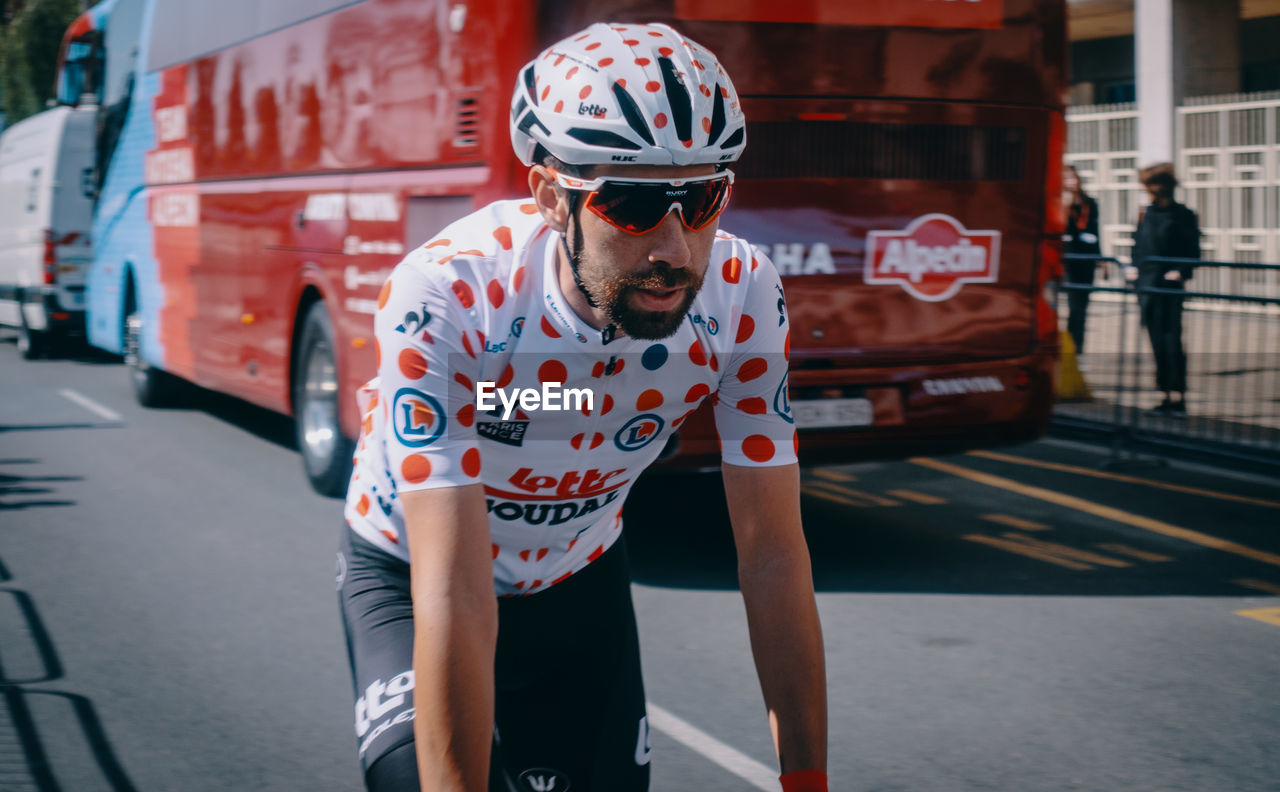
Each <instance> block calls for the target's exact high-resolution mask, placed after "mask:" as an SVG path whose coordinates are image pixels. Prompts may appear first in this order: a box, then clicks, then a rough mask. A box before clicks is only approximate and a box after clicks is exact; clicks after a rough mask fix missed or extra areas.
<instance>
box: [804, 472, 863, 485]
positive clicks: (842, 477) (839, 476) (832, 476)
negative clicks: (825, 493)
mask: <svg viewBox="0 0 1280 792" xmlns="http://www.w3.org/2000/svg"><path fill="white" fill-rule="evenodd" d="M809 472H810V473H812V474H813V475H814V476H817V477H818V478H820V479H826V480H827V481H836V482H840V483H846V484H847V483H848V482H850V481H857V480H858V477H857V476H855V475H853V474H852V473H844V472H842V471H839V470H831V469H830V468H815V469H813V470H811V471H809Z"/></svg>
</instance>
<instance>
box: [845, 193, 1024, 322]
mask: <svg viewBox="0 0 1280 792" xmlns="http://www.w3.org/2000/svg"><path fill="white" fill-rule="evenodd" d="M999 266H1000V232H999V231H969V230H966V229H965V227H964V226H963V225H961V223H960V221H959V220H956V219H955V218H954V217H951V216H950V215H945V214H939V213H934V214H927V215H922V216H921V217H917V218H916V219H915V220H912V221H911V222H910V223H909V224H908V225H907V227H906V228H905V229H903V230H901V231H871V232H869V233H868V234H867V249H866V260H865V264H864V265H863V279H864V280H865V281H866V282H867V283H872V284H881V285H887V286H895V285H896V286H901V287H902V289H903V290H905V291H906V292H907V293H908V294H910V295H911V296H912V297H915V298H916V299H917V300H924V301H926V302H940V301H942V300H947V299H950V298H951V297H954V296H955V295H956V293H957V292H959V291H960V287H961V286H963V285H964V284H966V283H995V281H996V278H997V276H998V274H999Z"/></svg>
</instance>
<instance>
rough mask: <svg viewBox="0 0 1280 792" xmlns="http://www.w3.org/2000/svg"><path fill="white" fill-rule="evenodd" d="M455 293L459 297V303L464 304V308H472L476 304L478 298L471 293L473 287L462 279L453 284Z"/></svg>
mask: <svg viewBox="0 0 1280 792" xmlns="http://www.w3.org/2000/svg"><path fill="white" fill-rule="evenodd" d="M453 293H454V294H455V295H457V297H458V302H460V303H462V307H463V308H470V307H471V306H473V305H475V304H476V296H475V295H474V294H473V293H472V292H471V287H470V286H468V285H467V282H466V281H464V280H462V279H461V278H459V279H458V280H456V281H454V282H453Z"/></svg>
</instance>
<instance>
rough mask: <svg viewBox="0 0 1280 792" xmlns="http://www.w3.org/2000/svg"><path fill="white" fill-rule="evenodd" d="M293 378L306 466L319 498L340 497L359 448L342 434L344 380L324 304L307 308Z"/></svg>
mask: <svg viewBox="0 0 1280 792" xmlns="http://www.w3.org/2000/svg"><path fill="white" fill-rule="evenodd" d="M302 321H303V324H302V333H301V334H300V335H299V339H300V340H299V343H298V355H297V357H296V358H295V360H296V364H295V369H294V374H293V419H294V427H295V429H296V432H297V438H298V451H299V452H300V453H301V454H302V468H303V471H304V472H305V473H306V475H307V479H308V480H309V481H310V482H311V487H312V488H313V489H314V490H315V491H316V492H318V493H320V494H321V495H327V496H330V497H340V496H342V495H344V494H345V493H346V491H347V482H348V479H350V477H351V455H352V454H353V453H354V451H355V444H354V443H353V442H352V441H351V440H350V439H348V438H347V437H346V435H344V434H343V433H342V425H341V421H340V412H339V410H340V404H341V401H340V400H339V398H338V390H339V387H340V383H341V379H340V378H339V376H338V364H337V358H336V354H335V350H336V345H335V343H334V333H333V323H332V322H331V321H330V320H329V311H328V310H327V309H326V308H325V307H324V303H323V302H315V303H312V304H311V307H310V308H308V309H307V312H306V316H305V317H304V318H303V320H302Z"/></svg>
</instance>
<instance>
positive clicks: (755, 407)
mask: <svg viewBox="0 0 1280 792" xmlns="http://www.w3.org/2000/svg"><path fill="white" fill-rule="evenodd" d="M738 409H739V410H741V411H743V412H744V413H747V414H748V415H764V414H765V413H767V412H768V411H769V405H767V404H765V402H764V399H762V398H760V397H759V396H754V397H752V398H750V399H743V400H742V401H740V402H738Z"/></svg>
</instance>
